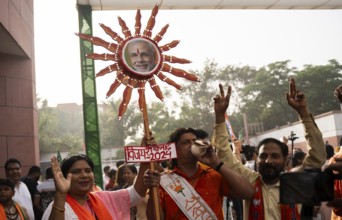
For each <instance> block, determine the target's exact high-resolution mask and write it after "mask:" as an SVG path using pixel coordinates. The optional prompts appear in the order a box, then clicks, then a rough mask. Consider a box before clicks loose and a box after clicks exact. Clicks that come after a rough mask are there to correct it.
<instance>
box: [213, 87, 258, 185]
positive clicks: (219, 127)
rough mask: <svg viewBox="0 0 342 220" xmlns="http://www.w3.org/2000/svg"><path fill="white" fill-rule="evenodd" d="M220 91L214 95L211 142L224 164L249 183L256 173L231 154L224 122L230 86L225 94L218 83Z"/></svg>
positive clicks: (255, 176)
mask: <svg viewBox="0 0 342 220" xmlns="http://www.w3.org/2000/svg"><path fill="white" fill-rule="evenodd" d="M219 88H220V93H219V94H217V95H216V96H215V97H214V110H215V122H216V125H215V128H214V133H213V137H212V144H213V145H214V146H215V147H216V148H217V149H218V157H219V159H220V160H221V161H223V162H224V163H225V165H226V166H227V167H229V168H231V169H232V170H234V171H236V172H237V173H239V174H241V175H242V176H244V177H245V178H247V179H248V181H249V182H250V183H252V182H254V181H255V180H256V178H257V177H258V173H257V172H255V171H253V170H251V169H249V168H247V167H245V166H244V165H243V164H242V163H241V161H239V160H238V159H237V158H236V157H235V156H234V154H233V152H232V150H231V148H230V144H229V141H228V139H229V135H228V131H227V128H226V124H225V113H226V111H227V108H228V106H229V101H230V95H231V87H230V86H229V87H228V90H227V94H226V95H225V93H224V90H223V86H222V85H221V84H220V85H219Z"/></svg>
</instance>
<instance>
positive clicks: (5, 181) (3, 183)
mask: <svg viewBox="0 0 342 220" xmlns="http://www.w3.org/2000/svg"><path fill="white" fill-rule="evenodd" d="M0 186H9V187H11V189H12V190H14V186H15V184H14V183H13V182H11V181H10V180H9V179H0Z"/></svg>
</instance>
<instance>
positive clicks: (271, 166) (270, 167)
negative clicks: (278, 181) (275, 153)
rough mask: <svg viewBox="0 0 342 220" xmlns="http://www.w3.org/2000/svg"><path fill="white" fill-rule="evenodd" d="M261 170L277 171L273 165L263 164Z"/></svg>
mask: <svg viewBox="0 0 342 220" xmlns="http://www.w3.org/2000/svg"><path fill="white" fill-rule="evenodd" d="M260 168H262V169H274V170H276V169H277V167H275V166H273V165H272V164H263V165H261V167H260Z"/></svg>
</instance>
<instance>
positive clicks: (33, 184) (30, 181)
mask: <svg viewBox="0 0 342 220" xmlns="http://www.w3.org/2000/svg"><path fill="white" fill-rule="evenodd" d="M41 175H42V170H41V169H40V167H39V166H36V165H33V166H32V167H31V168H30V169H29V171H28V173H27V176H24V177H21V178H20V181H21V182H23V183H25V185H26V186H27V188H28V190H29V191H30V194H31V198H32V201H33V197H34V194H35V192H36V189H37V185H38V181H39V179H40V176H41Z"/></svg>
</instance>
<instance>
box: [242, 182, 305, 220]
mask: <svg viewBox="0 0 342 220" xmlns="http://www.w3.org/2000/svg"><path fill="white" fill-rule="evenodd" d="M254 187H255V193H254V196H253V198H252V201H251V203H250V207H249V216H248V219H249V220H264V219H265V214H264V201H263V197H262V191H261V179H260V176H259V177H258V179H257V180H256V182H255V186H254ZM280 210H281V219H282V220H300V216H299V213H298V210H297V206H296V205H282V204H281V205H280Z"/></svg>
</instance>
